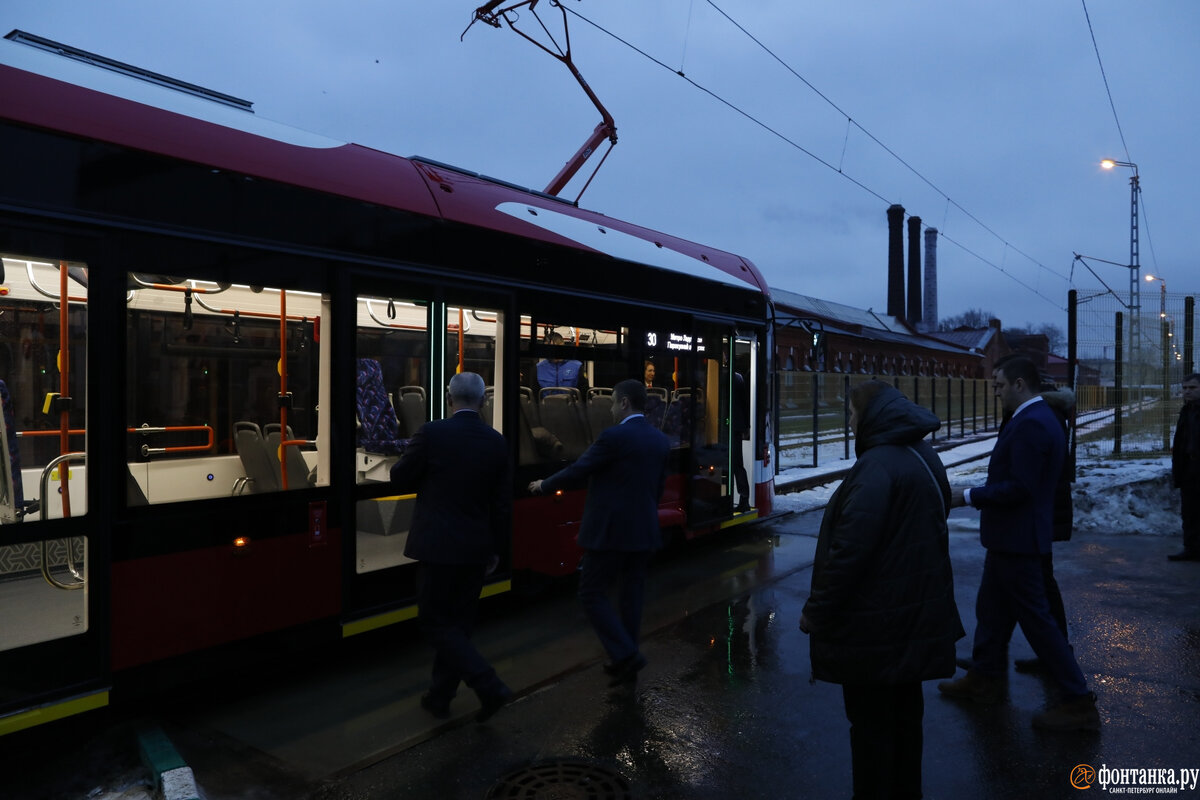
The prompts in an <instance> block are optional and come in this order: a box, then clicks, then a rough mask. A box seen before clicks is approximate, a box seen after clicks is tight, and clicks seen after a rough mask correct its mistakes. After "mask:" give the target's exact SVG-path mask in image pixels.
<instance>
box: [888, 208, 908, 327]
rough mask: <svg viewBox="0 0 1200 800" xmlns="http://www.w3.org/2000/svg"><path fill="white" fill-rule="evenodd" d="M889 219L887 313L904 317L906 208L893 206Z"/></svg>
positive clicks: (889, 212) (890, 315) (889, 211)
mask: <svg viewBox="0 0 1200 800" xmlns="http://www.w3.org/2000/svg"><path fill="white" fill-rule="evenodd" d="M887 219H888V282H887V287H888V288H887V313H888V316H889V317H903V316H904V206H900V205H893V206H889V207H888V210H887Z"/></svg>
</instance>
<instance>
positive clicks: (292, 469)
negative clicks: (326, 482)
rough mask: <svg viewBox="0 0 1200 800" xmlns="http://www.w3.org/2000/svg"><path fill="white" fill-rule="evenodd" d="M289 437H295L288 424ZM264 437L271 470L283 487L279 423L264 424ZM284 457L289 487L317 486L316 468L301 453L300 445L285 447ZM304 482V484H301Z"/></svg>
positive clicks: (280, 486)
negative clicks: (280, 464)
mask: <svg viewBox="0 0 1200 800" xmlns="http://www.w3.org/2000/svg"><path fill="white" fill-rule="evenodd" d="M287 438H288V439H294V438H296V437H295V435H294V434H293V433H292V426H291V425H288V429H287ZM263 439H264V442H265V445H266V448H267V458H268V459H269V460H270V462H271V471H272V472H274V473H275V480H276V482H277V483H278V484H279V488H281V489H282V488H283V469H282V468H281V467H280V466H279V423H278V422H269V423H267V424H266V425H264V426H263ZM283 457H284V458H286V459H287V468H288V488H289V489H302V488H304V487H305V486H315V485H316V483H317V476H316V470H315V468H314V469H311V470H310V469H309V466H308V462H307V461H305V460H304V456H302V455H300V449H299V448H298V447H285V448H284V455H283ZM302 483H303V485H301V484H302Z"/></svg>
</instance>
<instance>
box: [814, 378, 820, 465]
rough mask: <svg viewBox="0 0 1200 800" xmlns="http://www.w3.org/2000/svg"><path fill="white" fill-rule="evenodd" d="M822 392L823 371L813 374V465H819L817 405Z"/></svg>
mask: <svg viewBox="0 0 1200 800" xmlns="http://www.w3.org/2000/svg"><path fill="white" fill-rule="evenodd" d="M820 393H821V373H819V372H814V373H813V376H812V449H813V467H816V466H817V449H818V447H819V438H818V436H817V406H818V405H819V402H818V401H819V399H820V398H819V395H820Z"/></svg>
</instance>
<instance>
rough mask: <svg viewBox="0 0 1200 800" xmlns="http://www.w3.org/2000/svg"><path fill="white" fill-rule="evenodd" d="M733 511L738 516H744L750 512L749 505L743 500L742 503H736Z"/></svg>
mask: <svg viewBox="0 0 1200 800" xmlns="http://www.w3.org/2000/svg"><path fill="white" fill-rule="evenodd" d="M733 510H734V511H735V512H737V513H738V514H745V513H746V512H747V511H749V510H750V503H749V502H747V501H745V500H743V501H742V502H740V503H738V504H737V507H735V508H734V509H733Z"/></svg>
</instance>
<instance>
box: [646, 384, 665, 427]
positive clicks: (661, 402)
mask: <svg viewBox="0 0 1200 800" xmlns="http://www.w3.org/2000/svg"><path fill="white" fill-rule="evenodd" d="M667 397H668V395H667V390H666V389H665V388H663V387H661V386H652V387H650V388H649V389H647V390H646V419H647V421H649V423H650V424H651V425H653V426H654V427H656V428H662V426H663V417H664V416H666V413H667V403H668V399H667Z"/></svg>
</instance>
